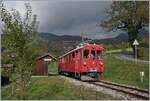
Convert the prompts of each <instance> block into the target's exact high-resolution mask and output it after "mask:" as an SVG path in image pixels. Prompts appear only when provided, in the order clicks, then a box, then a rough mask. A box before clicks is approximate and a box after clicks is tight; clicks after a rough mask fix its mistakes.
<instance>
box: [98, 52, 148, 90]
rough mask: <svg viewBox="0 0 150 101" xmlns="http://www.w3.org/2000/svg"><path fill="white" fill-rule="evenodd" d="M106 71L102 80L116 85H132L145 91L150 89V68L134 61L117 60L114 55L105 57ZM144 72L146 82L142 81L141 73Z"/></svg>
mask: <svg viewBox="0 0 150 101" xmlns="http://www.w3.org/2000/svg"><path fill="white" fill-rule="evenodd" d="M104 64H105V71H104V73H103V74H102V77H101V79H104V80H109V81H113V82H116V83H121V84H127V85H132V86H136V87H140V88H144V89H148V88H149V66H148V64H139V63H135V62H133V61H127V60H119V59H116V58H115V56H114V55H113V54H112V55H111V56H108V55H107V56H105V59H104ZM141 71H144V82H143V83H142V82H141V81H140V72H141Z"/></svg>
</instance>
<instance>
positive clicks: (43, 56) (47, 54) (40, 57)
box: [36, 53, 57, 60]
mask: <svg viewBox="0 0 150 101" xmlns="http://www.w3.org/2000/svg"><path fill="white" fill-rule="evenodd" d="M47 56H50V57H51V58H52V59H53V60H57V59H56V58H55V57H54V56H52V55H51V54H49V53H46V54H44V55H42V56H39V57H38V58H37V59H36V60H40V59H43V58H45V57H47Z"/></svg>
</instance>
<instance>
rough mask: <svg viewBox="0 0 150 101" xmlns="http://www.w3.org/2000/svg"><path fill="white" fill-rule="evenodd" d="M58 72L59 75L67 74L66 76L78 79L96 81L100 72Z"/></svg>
mask: <svg viewBox="0 0 150 101" xmlns="http://www.w3.org/2000/svg"><path fill="white" fill-rule="evenodd" d="M59 74H61V75H65V76H68V77H74V78H76V79H79V80H83V81H84V80H85V81H87V80H90V81H93V80H94V81H95V80H96V81H97V80H100V74H101V73H98V72H84V73H75V72H63V71H61V72H59Z"/></svg>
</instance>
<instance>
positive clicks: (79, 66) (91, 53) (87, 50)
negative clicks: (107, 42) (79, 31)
mask: <svg viewBox="0 0 150 101" xmlns="http://www.w3.org/2000/svg"><path fill="white" fill-rule="evenodd" d="M103 51H104V48H103V47H102V46H100V45H96V44H84V45H80V46H78V47H77V48H75V49H73V50H71V51H69V52H67V53H66V54H64V55H63V56H60V57H59V67H58V71H59V73H60V74H64V73H65V74H68V75H73V76H75V77H78V78H81V76H83V75H86V76H90V77H92V78H98V77H99V75H100V74H101V73H102V72H103V71H104V64H103Z"/></svg>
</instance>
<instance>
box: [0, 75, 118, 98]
mask: <svg viewBox="0 0 150 101" xmlns="http://www.w3.org/2000/svg"><path fill="white" fill-rule="evenodd" d="M32 82H33V83H32V86H31V88H30V91H29V93H28V97H27V99H30V100H31V99H32V100H35V99H36V100H41V99H43V100H61V99H63V100H83V99H85V100H87V99H89V100H95V99H109V100H110V99H111V100H113V99H115V98H113V97H112V96H110V95H107V94H103V93H99V92H95V91H93V90H91V89H87V88H84V87H83V86H74V85H71V84H69V83H68V82H67V81H65V80H64V79H62V78H60V77H58V76H52V77H34V78H32ZM10 88H11V87H8V88H5V90H3V91H2V99H14V100H15V99H17V97H15V96H12V95H11V89H10Z"/></svg>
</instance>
